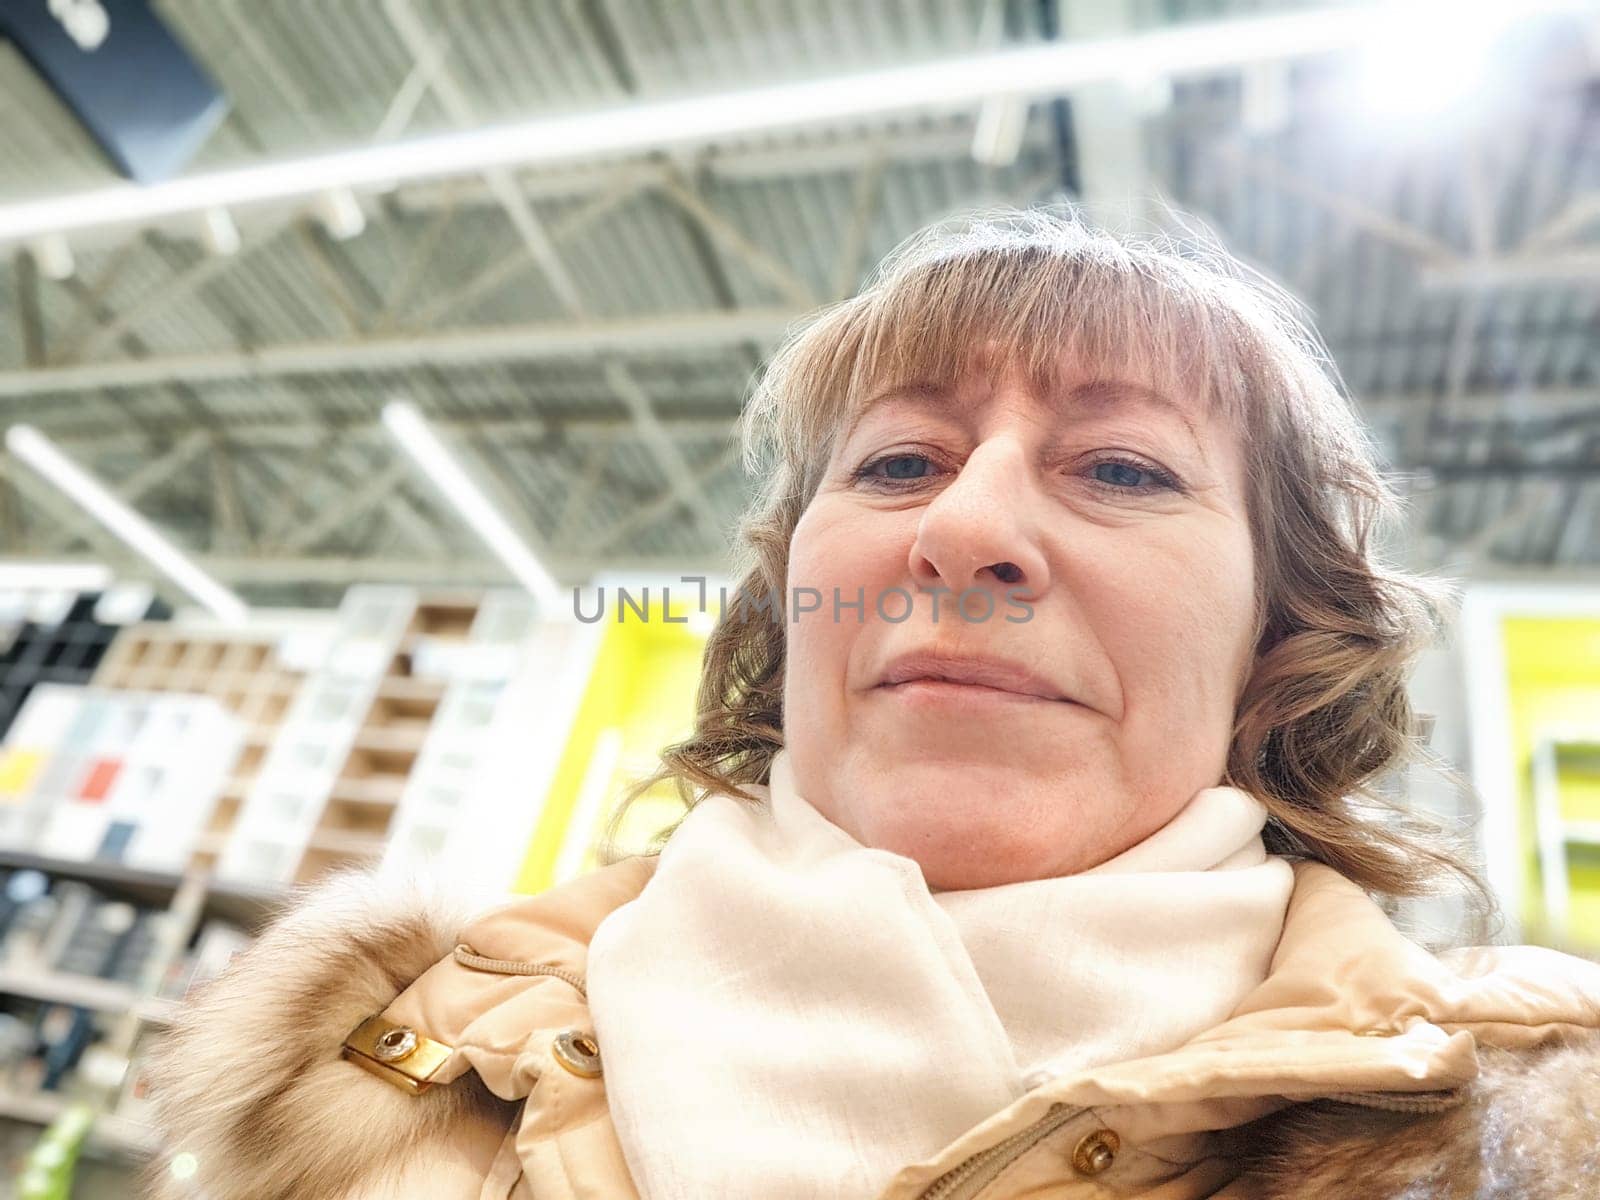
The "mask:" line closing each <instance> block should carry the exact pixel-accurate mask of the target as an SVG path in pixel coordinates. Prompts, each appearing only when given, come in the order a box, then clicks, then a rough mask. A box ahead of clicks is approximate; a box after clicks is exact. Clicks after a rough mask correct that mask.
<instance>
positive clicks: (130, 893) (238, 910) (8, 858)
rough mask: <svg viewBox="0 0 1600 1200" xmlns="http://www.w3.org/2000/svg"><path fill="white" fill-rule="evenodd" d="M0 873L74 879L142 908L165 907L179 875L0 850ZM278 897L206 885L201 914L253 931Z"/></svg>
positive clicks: (275, 891) (272, 891)
mask: <svg viewBox="0 0 1600 1200" xmlns="http://www.w3.org/2000/svg"><path fill="white" fill-rule="evenodd" d="M0 869H10V870H17V871H21V870H32V871H40V872H42V873H43V874H45V875H51V876H54V877H56V878H60V879H76V880H78V881H80V882H82V883H90V884H93V885H94V886H95V887H97V888H99V889H100V890H101V891H103V892H105V893H106V894H107V895H110V896H116V897H118V898H121V899H125V900H132V901H134V902H136V903H138V904H142V905H144V906H145V907H147V908H165V907H167V905H168V904H170V903H171V901H172V897H173V896H174V895H176V894H177V891H178V887H179V885H180V884H182V883H183V877H182V876H181V875H174V874H168V873H167V872H164V871H145V870H140V869H139V868H136V867H125V866H122V865H121V864H119V863H107V862H96V861H94V860H93V859H71V858H51V857H48V856H46V855H42V854H31V853H28V852H27V851H23V850H0ZM283 899H284V892H283V890H282V889H280V888H268V887H255V886H248V885H244V884H235V883H228V884H222V883H218V882H216V881H212V882H211V883H210V884H209V885H208V887H207V889H206V898H205V904H204V906H203V909H202V911H203V912H204V913H205V915H207V916H214V917H221V918H222V919H223V920H226V921H229V922H232V923H233V924H235V925H242V926H244V927H246V928H248V929H259V928H260V927H261V925H262V924H263V923H264V922H265V920H266V919H267V917H269V916H270V915H271V914H272V912H273V910H274V909H275V908H276V907H277V906H278V904H279V903H281V902H282V900H283Z"/></svg>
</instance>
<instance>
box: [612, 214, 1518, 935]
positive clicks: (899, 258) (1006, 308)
mask: <svg viewBox="0 0 1600 1200" xmlns="http://www.w3.org/2000/svg"><path fill="white" fill-rule="evenodd" d="M978 353H981V354H982V355H983V363H984V364H985V365H987V366H993V367H998V366H999V365H1002V364H1003V365H1006V366H1014V367H1017V368H1020V369H1022V370H1025V371H1027V372H1028V374H1029V377H1030V378H1031V379H1033V380H1034V381H1036V383H1037V384H1038V385H1039V386H1041V387H1048V386H1050V384H1051V383H1052V375H1053V373H1054V372H1055V371H1057V370H1058V369H1059V364H1060V363H1062V362H1063V361H1067V362H1071V363H1075V364H1080V365H1081V364H1083V363H1090V364H1093V365H1095V366H1096V367H1098V368H1100V369H1101V370H1102V371H1104V372H1107V373H1112V372H1117V371H1119V370H1130V371H1134V372H1136V375H1135V377H1136V378H1138V377H1144V378H1145V379H1146V380H1147V381H1148V382H1153V383H1156V384H1157V385H1158V386H1167V387H1172V388H1175V389H1181V390H1182V391H1183V392H1184V394H1187V395H1190V396H1195V397H1197V398H1200V399H1202V400H1203V402H1204V403H1206V404H1207V405H1209V406H1211V410H1212V411H1213V412H1216V413H1219V414H1221V415H1222V416H1224V417H1226V418H1227V419H1228V420H1229V421H1230V422H1231V423H1232V425H1233V427H1234V428H1235V429H1237V430H1238V433H1239V436H1240V438H1241V439H1242V444H1243V449H1244V456H1245V461H1246V463H1247V489H1248V506H1249V513H1250V522H1251V530H1252V539H1253V543H1254V550H1255V556H1256V578H1257V581H1258V582H1257V596H1256V614H1255V615H1256V642H1255V644H1256V647H1257V658H1256V661H1255V663H1254V668H1253V671H1252V672H1251V673H1250V676H1249V679H1248V681H1247V682H1246V685H1245V687H1244V688H1243V691H1242V694H1241V696H1240V699H1239V703H1238V706H1237V710H1236V714H1235V721H1234V727H1233V736H1232V742H1231V750H1230V754H1229V760H1228V766H1227V771H1226V775H1225V777H1224V781H1225V782H1228V783H1231V784H1233V785H1235V786H1237V787H1240V788H1243V789H1244V790H1246V791H1248V792H1250V793H1251V794H1253V795H1255V796H1258V797H1260V798H1261V799H1262V801H1263V802H1264V803H1265V804H1266V806H1267V809H1268V813H1269V820H1268V824H1267V828H1266V829H1265V830H1264V831H1263V837H1264V840H1265V841H1266V843H1267V848H1268V850H1269V852H1273V853H1280V854H1285V855H1288V856H1291V857H1300V858H1310V859H1315V860H1318V861H1321V862H1324V863H1326V864H1328V865H1329V866H1331V867H1333V868H1335V869H1336V870H1338V871H1339V872H1340V873H1341V874H1343V875H1344V876H1346V877H1347V878H1349V879H1351V880H1353V881H1355V882H1356V883H1358V884H1360V885H1361V886H1363V887H1364V888H1366V889H1367V890H1369V891H1372V892H1376V893H1381V894H1382V895H1384V896H1386V897H1389V898H1395V897H1401V896H1415V895H1423V894H1430V893H1434V892H1438V891H1440V890H1462V889H1461V888H1459V887H1458V888H1455V889H1444V888H1441V886H1440V885H1441V884H1442V883H1443V882H1444V881H1445V880H1446V879H1447V878H1451V879H1454V880H1455V881H1456V883H1457V884H1459V885H1464V890H1465V893H1466V895H1467V898H1468V904H1467V908H1468V912H1469V915H1470V916H1471V918H1472V920H1473V922H1474V930H1475V932H1476V933H1478V934H1479V935H1480V936H1481V935H1482V934H1483V932H1484V930H1485V925H1486V921H1487V918H1488V917H1489V916H1490V915H1491V914H1494V913H1495V912H1496V911H1497V910H1496V905H1495V902H1494V899H1493V896H1492V893H1491V892H1490V891H1489V889H1488V888H1487V887H1486V886H1485V884H1484V882H1483V880H1482V878H1481V877H1480V876H1479V874H1478V873H1477V871H1476V870H1475V869H1474V868H1473V867H1472V866H1471V865H1469V863H1468V860H1467V857H1466V855H1467V842H1466V840H1465V839H1464V838H1463V837H1461V836H1460V835H1458V834H1453V833H1451V832H1450V831H1449V830H1447V829H1445V828H1444V827H1443V826H1442V825H1440V824H1439V823H1438V822H1437V821H1434V820H1431V819H1429V818H1427V817H1425V816H1423V815H1421V814H1419V813H1416V812H1413V811H1411V810H1409V809H1407V808H1405V807H1403V806H1401V805H1399V804H1396V803H1394V802H1393V801H1390V800H1388V799H1386V798H1385V797H1384V796H1383V795H1382V793H1381V790H1380V785H1381V783H1382V781H1383V780H1384V779H1385V778H1387V777H1389V773H1391V772H1393V771H1394V770H1396V769H1397V768H1400V767H1402V766H1404V765H1406V764H1408V763H1409V762H1411V761H1414V760H1416V759H1419V758H1422V759H1427V758H1428V755H1427V752H1426V749H1425V746H1424V745H1423V743H1422V739H1421V738H1420V737H1419V736H1418V728H1417V720H1416V718H1415V716H1414V714H1413V712H1412V709H1411V705H1410V702H1409V700H1408V697H1407V694H1406V686H1405V685H1406V680H1407V678H1408V676H1409V674H1410V671H1411V668H1412V665H1413V662H1414V659H1415V657H1416V655H1417V653H1418V652H1419V651H1420V650H1421V649H1422V648H1423V647H1425V646H1426V644H1427V643H1428V642H1429V641H1430V640H1431V638H1432V635H1433V633H1434V632H1435V630H1436V628H1437V626H1438V624H1439V620H1440V618H1441V615H1442V613H1443V609H1444V605H1445V603H1446V601H1447V599H1448V596H1447V594H1446V592H1445V591H1444V590H1443V589H1442V588H1441V587H1440V586H1439V585H1437V584H1435V583H1432V582H1430V581H1427V580H1424V579H1421V578H1418V577H1415V576H1410V575H1407V574H1404V573H1402V572H1400V571H1397V570H1394V569H1391V568H1388V567H1385V566H1383V565H1382V564H1381V563H1380V562H1379V561H1378V558H1377V553H1376V547H1375V546H1374V539H1375V536H1376V534H1377V532H1378V530H1379V529H1380V527H1381V524H1382V523H1383V522H1384V521H1385V520H1386V519H1387V518H1389V517H1390V516H1392V515H1393V514H1394V513H1395V512H1396V511H1397V508H1398V502H1397V498H1396V496H1395V494H1394V492H1393V491H1392V489H1391V488H1390V487H1389V485H1388V484H1387V483H1386V481H1385V479H1384V477H1383V475H1382V474H1381V472H1380V470H1379V468H1378V466H1377V463H1376V455H1375V451H1374V448H1373V446H1372V444H1371V441H1370V439H1369V437H1368V434H1367V432H1366V429H1365V427H1364V425H1363V424H1362V422H1361V420H1360V419H1359V417H1358V416H1357V414H1356V412H1355V410H1354V408H1353V406H1352V405H1351V403H1350V402H1349V401H1348V399H1346V397H1345V395H1344V394H1343V392H1342V390H1341V388H1340V386H1339V384H1338V378H1337V374H1336V372H1335V371H1334V369H1333V367H1332V363H1331V360H1330V358H1329V356H1328V354H1327V352H1326V350H1325V349H1324V347H1323V346H1322V344H1321V342H1320V341H1319V340H1318V339H1317V337H1316V335H1315V334H1314V333H1313V332H1312V331H1311V329H1310V327H1309V325H1308V323H1307V322H1306V321H1304V320H1303V319H1302V317H1301V315H1300V308H1299V306H1298V304H1297V303H1296V302H1295V301H1293V300H1292V299H1291V298H1290V297H1289V296H1288V295H1287V294H1286V293H1284V292H1283V291H1282V290H1281V289H1279V288H1277V287H1275V286H1273V285H1271V284H1270V283H1268V282H1266V281H1264V280H1261V279H1259V278H1251V277H1248V276H1247V275H1246V273H1245V269H1244V268H1243V267H1242V266H1241V265H1240V264H1238V263H1237V262H1236V261H1234V260H1233V259H1232V258H1230V257H1229V256H1228V255H1227V254H1226V253H1224V252H1223V251H1221V250H1220V249H1218V248H1216V247H1215V246H1210V245H1206V244H1203V243H1200V242H1198V241H1190V242H1186V243H1178V242H1176V241H1174V240H1172V239H1170V238H1166V237H1157V236H1148V237H1135V236H1112V235H1110V234H1107V233H1104V232H1100V231H1097V230H1094V229H1091V228H1089V227H1088V226H1086V225H1085V224H1084V223H1083V222H1081V221H1080V220H1078V219H1077V218H1076V217H1074V216H1072V215H1071V214H1065V213H1061V212H1056V211H1047V210H1030V211H1027V212H1017V211H1003V212H988V213H983V214H978V215H975V216H970V217H966V218H962V219H960V220H959V221H957V222H954V223H948V224H944V225H936V226H933V227H931V228H929V229H927V230H924V231H923V232H922V233H920V234H918V235H916V236H915V237H913V238H911V239H909V240H908V241H907V242H905V243H903V244H902V245H901V246H900V247H899V248H898V249H897V250H896V251H895V252H894V253H893V254H891V255H890V256H889V257H888V258H886V259H885V260H884V262H883V263H882V264H881V265H880V267H879V269H878V271H877V272H876V273H875V275H874V277H873V278H872V280H870V281H869V283H868V285H867V286H866V287H865V288H864V289H863V290H862V291H861V292H860V293H859V294H857V295H856V296H854V297H853V298H851V299H848V300H845V301H843V302H841V303H838V304H835V305H833V306H831V307H829V308H826V309H824V310H822V311H821V312H820V313H819V314H817V315H815V317H814V318H813V319H811V320H810V321H809V322H807V323H806V324H804V325H803V326H802V327H801V328H799V329H798V330H796V331H794V332H793V333H791V335H790V336H789V338H788V339H787V340H786V342H785V343H784V345H783V346H782V347H781V348H780V350H779V351H778V353H777V354H776V356H775V357H774V358H773V359H772V361H771V363H770V364H769V366H768V368H767V370H766V372H765V374H764V376H763V377H762V378H761V379H760V381H759V383H758V385H757V386H756V388H755V390H754V393H753V395H752V396H751V398H750V401H749V403H748V404H747V405H746V407H745V410H744V412H743V414H742V416H741V419H740V423H739V436H740V439H741V442H742V446H743V451H744V461H745V467H746V470H747V471H748V472H751V473H755V474H757V476H758V478H759V480H760V482H759V486H758V492H757V494H756V496H755V497H754V499H753V501H752V502H751V504H750V506H749V507H748V509H747V510H746V512H745V514H744V516H743V518H742V520H741V522H740V524H739V528H738V536H737V544H736V553H737V554H738V555H739V557H740V566H739V568H738V570H737V571H736V575H737V576H738V577H739V578H740V583H739V586H738V589H737V591H736V592H735V593H734V595H733V598H732V599H733V603H732V604H731V605H730V606H729V609H728V611H726V612H724V613H723V614H722V617H721V620H720V622H719V623H718V625H717V627H716V628H715V630H714V631H713V632H712V634H711V636H710V640H709V641H708V643H707V646H706V650H705V657H704V661H703V665H702V671H701V681H700V691H699V696H698V699H697V705H696V713H695V723H694V731H693V733H692V734H691V735H690V736H689V737H688V738H686V739H685V740H683V741H681V742H678V743H676V744H674V745H671V746H668V747H666V748H665V749H664V750H663V751H662V752H661V756H660V759H661V762H660V766H659V768H658V769H657V770H656V772H655V773H654V774H652V775H651V776H649V777H648V778H645V779H643V780H641V781H639V782H638V783H637V784H636V785H634V786H633V787H632V788H630V789H629V791H628V793H627V795H626V796H625V797H624V798H623V800H622V803H621V805H620V806H619V807H618V809H617V810H616V811H615V812H614V814H613V817H612V819H611V821H610V822H609V824H608V825H607V828H606V831H605V836H604V841H603V844H602V858H603V860H605V861H614V860H615V858H618V857H621V856H622V852H621V851H619V850H618V849H617V847H616V845H615V838H616V834H617V831H618V829H619V827H620V825H621V822H622V818H623V816H624V815H625V813H626V811H627V809H628V807H629V806H630V805H631V804H632V803H633V802H634V801H635V800H636V799H637V798H638V797H639V796H641V795H643V794H644V792H646V791H648V790H649V789H651V788H652V787H654V786H655V785H656V784H657V783H660V782H662V781H665V780H671V781H673V782H674V783H675V785H676V788H677V792H678V795H679V796H680V797H681V799H682V801H683V803H684V805H685V806H686V807H692V806H693V805H694V804H695V803H696V802H698V800H699V799H700V798H701V797H703V796H704V795H706V794H709V793H711V792H725V793H728V794H731V795H737V796H739V797H741V798H744V799H750V800H754V798H753V797H751V796H749V795H748V794H747V793H745V792H743V791H742V790H740V787H739V785H741V784H748V783H765V782H766V781H767V778H768V770H769V766H770V764H771V761H772V757H773V755H774V753H775V752H776V751H777V750H778V749H779V748H780V747H781V746H782V745H783V711H782V698H783V675H784V648H785V633H784V629H783V621H782V619H781V614H782V611H783V610H782V608H781V607H780V608H779V609H778V614H779V619H770V618H771V614H770V613H769V614H768V619H750V612H749V611H748V609H749V607H750V605H751V602H752V601H753V600H754V599H755V598H765V597H771V596H773V595H779V596H781V595H782V593H783V589H784V586H785V580H786V578H787V568H788V556H789V541H790V537H791V535H792V534H793V532H794V529H795V526H796V524H797V523H798V521H799V519H800V516H801V514H802V513H803V512H804V511H805V509H806V506H807V504H808V503H809V502H810V500H811V497H812V496H813V495H814V494H815V492H816V490H817V487H818V483H819V479H820V476H821V474H822V471H823V469H824V467H825V465H826V464H827V462H828V460H829V457H830V454H831V451H832V447H833V441H834V438H835V437H836V436H837V435H838V433H839V432H840V431H841V430H842V429H843V428H844V426H845V423H846V420H847V419H848V417H849V415H850V414H851V413H852V412H853V411H854V410H855V408H856V406H857V405H858V404H859V403H860V402H861V401H862V400H863V398H865V396H866V395H867V393H868V392H869V391H878V390H881V389H882V388H884V387H886V386H889V385H891V384H894V383H909V382H917V383H927V382H936V381H941V380H950V379H954V378H957V377H958V376H959V375H960V374H961V373H962V372H963V371H964V370H965V369H967V368H968V367H969V366H970V365H971V364H972V363H973V361H974V355H975V354H978ZM1152 371H1155V372H1156V373H1157V378H1156V379H1154V380H1150V379H1149V376H1150V373H1151V372H1152ZM1430 761H1431V760H1430ZM1434 765H1440V764H1437V763H1434ZM1457 782H1458V783H1459V781H1457ZM675 828H676V825H674V826H672V827H671V828H669V829H667V830H664V831H662V832H661V833H660V834H658V835H657V837H656V838H655V839H654V841H653V842H652V844H651V846H650V847H649V849H648V850H647V851H646V852H647V853H649V852H656V851H658V850H659V849H660V848H661V846H662V845H664V844H665V842H666V840H667V839H668V838H669V837H670V835H671V833H672V831H673V829H675Z"/></svg>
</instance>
